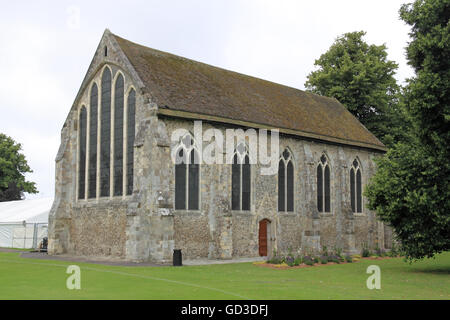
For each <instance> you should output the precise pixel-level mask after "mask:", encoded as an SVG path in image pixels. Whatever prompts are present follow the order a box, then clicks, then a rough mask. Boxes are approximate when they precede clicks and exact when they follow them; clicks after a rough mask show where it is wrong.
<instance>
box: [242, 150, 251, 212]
mask: <svg viewBox="0 0 450 320" xmlns="http://www.w3.org/2000/svg"><path fill="white" fill-rule="evenodd" d="M250 180H251V179H250V159H249V157H248V156H247V155H246V156H245V159H244V164H243V165H242V210H250V189H251V181H250Z"/></svg>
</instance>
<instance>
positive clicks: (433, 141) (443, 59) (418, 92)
mask: <svg viewBox="0 0 450 320" xmlns="http://www.w3.org/2000/svg"><path fill="white" fill-rule="evenodd" d="M400 17H401V18H402V20H403V21H405V22H406V23H407V24H409V25H410V26H411V32H410V37H411V42H410V43H409V45H408V47H407V57H408V63H409V64H410V65H411V66H412V67H413V68H414V69H415V73H416V75H415V77H414V78H413V79H410V80H409V81H408V86H407V87H406V88H405V93H404V94H405V97H404V101H405V108H406V112H407V113H408V115H409V118H410V119H411V123H412V126H411V129H410V134H411V138H410V139H409V140H408V141H405V142H401V143H398V144H396V145H395V146H394V147H393V148H391V149H390V150H389V151H388V153H387V155H386V156H385V157H384V158H382V159H379V160H378V161H377V164H378V170H377V172H376V174H375V176H374V177H373V178H372V179H371V181H370V183H369V185H368V186H367V188H366V196H367V197H368V200H369V208H370V209H372V210H376V211H377V214H378V216H379V217H380V218H381V219H382V220H383V221H385V222H387V223H388V224H390V225H391V226H392V227H393V228H394V230H395V233H396V236H397V238H398V240H400V242H401V246H402V248H403V250H404V251H405V252H406V255H407V257H408V258H409V259H410V260H413V259H421V258H424V257H432V256H434V255H435V254H436V253H439V252H442V251H446V250H449V249H450V183H449V182H450V181H449V180H450V164H449V158H450V141H449V140H450V139H449V138H450V136H449V128H450V124H449V121H450V101H449V99H450V98H449V97H450V95H449V90H450V68H449V66H450V50H449V47H450V32H449V31H450V24H449V19H450V1H449V0H445V1H442V0H418V1H415V2H414V3H412V4H407V5H403V6H402V7H401V9H400Z"/></svg>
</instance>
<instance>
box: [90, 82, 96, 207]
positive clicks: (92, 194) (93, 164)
mask: <svg viewBox="0 0 450 320" xmlns="http://www.w3.org/2000/svg"><path fill="white" fill-rule="evenodd" d="M97 127H98V88H97V84H95V83H94V84H93V85H92V88H91V94H90V104H89V167H88V197H89V198H95V197H96V196H97Z"/></svg>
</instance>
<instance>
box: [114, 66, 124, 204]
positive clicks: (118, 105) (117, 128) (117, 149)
mask: <svg viewBox="0 0 450 320" xmlns="http://www.w3.org/2000/svg"><path fill="white" fill-rule="evenodd" d="M123 93H124V92H123V77H122V75H119V77H118V78H117V80H116V84H115V90H114V195H115V196H121V195H122V192H123Z"/></svg>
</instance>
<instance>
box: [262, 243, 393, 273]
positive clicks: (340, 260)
mask: <svg viewBox="0 0 450 320" xmlns="http://www.w3.org/2000/svg"><path fill="white" fill-rule="evenodd" d="M366 255H367V253H366V252H364V256H361V255H359V254H355V255H352V256H350V255H346V256H343V255H342V254H341V251H339V250H337V253H334V254H329V253H328V252H327V251H326V247H325V250H324V251H323V252H322V255H320V256H314V255H306V256H297V257H294V256H293V255H292V254H288V255H287V256H279V255H277V254H276V252H274V255H273V257H272V258H271V259H269V260H268V261H265V262H262V261H261V262H255V263H254V265H257V266H261V267H267V268H272V269H300V268H307V267H318V266H327V265H334V264H347V263H355V262H358V261H359V260H361V259H366V260H384V259H390V258H393V257H397V256H398V255H389V256H387V255H386V254H380V255H377V254H376V253H373V254H372V253H371V254H370V255H368V256H366Z"/></svg>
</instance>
